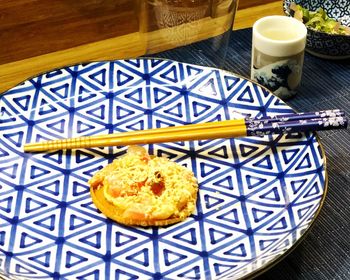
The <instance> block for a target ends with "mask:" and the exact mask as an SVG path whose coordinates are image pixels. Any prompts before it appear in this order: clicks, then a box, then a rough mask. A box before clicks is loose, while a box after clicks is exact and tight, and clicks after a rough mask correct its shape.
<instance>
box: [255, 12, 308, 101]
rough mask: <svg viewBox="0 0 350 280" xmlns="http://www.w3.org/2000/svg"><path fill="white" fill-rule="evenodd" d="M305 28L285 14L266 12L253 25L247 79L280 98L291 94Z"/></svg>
mask: <svg viewBox="0 0 350 280" xmlns="http://www.w3.org/2000/svg"><path fill="white" fill-rule="evenodd" d="M306 33H307V29H306V27H305V25H304V24H303V23H302V22H300V21H298V20H296V19H294V18H292V17H287V16H268V17H264V18H261V19H259V20H257V21H256V22H255V23H254V25H253V42H252V62H251V79H253V80H255V81H257V82H258V83H259V84H261V85H263V86H265V87H267V88H268V89H270V90H271V91H272V92H273V93H274V94H275V95H277V96H278V97H280V98H281V99H288V98H290V97H292V96H294V95H295V94H296V92H297V88H298V86H299V84H300V81H301V75H302V68H303V62H304V50H305V44H306Z"/></svg>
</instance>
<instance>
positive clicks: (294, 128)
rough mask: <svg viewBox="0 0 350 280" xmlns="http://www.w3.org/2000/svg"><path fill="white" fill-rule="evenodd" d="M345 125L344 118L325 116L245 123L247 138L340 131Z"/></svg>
mask: <svg viewBox="0 0 350 280" xmlns="http://www.w3.org/2000/svg"><path fill="white" fill-rule="evenodd" d="M347 125H348V120H347V118H346V117H345V116H336V117H329V116H325V115H322V117H316V118H311V119H297V120H295V119H293V120H283V121H276V122H265V121H261V122H259V121H257V120H254V121H249V120H247V121H246V127H247V136H261V135H269V134H281V133H293V132H306V131H321V130H330V129H342V128H346V127H347Z"/></svg>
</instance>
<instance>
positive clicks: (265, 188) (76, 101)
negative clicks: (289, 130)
mask: <svg viewBox="0 0 350 280" xmlns="http://www.w3.org/2000/svg"><path fill="white" fill-rule="evenodd" d="M0 98H1V99H0V101H1V103H0V108H1V122H0V129H1V130H0V131H1V137H0V154H1V158H0V272H1V274H3V275H4V276H7V277H15V278H19V279H21V278H26V279H39V278H40V279H51V278H53V279H129V278H132V279H136V278H139V279H149V278H154V279H161V278H163V279H179V278H190V279H218V278H220V279H222V278H241V277H245V276H252V275H255V274H257V273H259V272H261V271H262V270H264V269H266V268H268V267H269V266H271V264H273V263H275V262H277V261H278V260H279V259H281V257H282V256H284V255H285V254H286V253H287V252H289V251H290V249H291V248H292V247H294V246H295V245H296V244H297V243H298V241H299V240H300V239H301V237H302V236H303V235H304V234H305V232H306V231H307V230H308V229H309V228H310V226H311V224H312V223H313V221H314V219H315V217H316V216H317V214H318V212H319V210H320V208H321V206H322V202H323V199H324V197H325V193H326V183H325V176H326V172H325V157H324V154H323V153H322V151H321V148H320V144H319V143H318V140H317V137H316V135H315V134H313V133H310V134H298V133H297V134H290V135H274V136H264V137H249V138H237V139H215V140H210V141H208V140H206V141H191V142H177V143H164V144H157V145H148V146H146V148H147V149H148V150H149V152H150V153H152V154H155V155H158V156H166V157H169V158H171V159H172V160H174V161H176V162H178V163H180V164H183V165H185V166H187V167H188V168H190V169H192V170H193V172H194V174H195V176H196V177H197V178H198V181H199V185H200V190H199V197H198V201H197V209H196V213H194V214H193V215H192V216H191V217H189V218H188V219H186V220H185V221H184V222H181V223H178V224H175V225H172V226H168V227H164V228H157V227H153V228H139V227H126V226H122V225H119V224H117V223H115V222H113V221H111V220H108V219H106V218H105V217H104V216H103V215H102V214H101V213H100V212H99V211H97V210H96V208H95V206H94V205H93V203H92V201H91V198H90V194H89V188H88V185H87V180H88V179H89V178H90V177H91V176H92V175H93V174H94V172H96V171H97V170H98V169H100V168H102V167H103V166H104V165H106V164H107V163H108V162H110V161H111V160H112V159H113V158H115V157H117V156H119V155H122V154H123V153H125V151H126V147H101V148H94V149H79V150H69V151H53V152H48V153H34V154H31V153H23V144H24V143H26V142H33V141H41V140H46V139H56V138H62V137H76V136H83V135H91V134H103V133H111V132H115V133H118V132H122V131H130V130H136V129H137V130H138V129H147V128H155V127H165V126H170V125H182V124H188V123H199V122H209V121H218V120H225V119H232V118H237V117H242V116H248V115H249V116H254V117H263V116H272V115H276V114H283V113H290V112H292V109H291V108H290V107H288V106H287V105H286V104H285V103H283V102H282V101H281V100H280V99H278V98H276V97H275V96H273V95H272V94H270V93H269V92H268V91H267V90H265V89H264V88H261V87H259V86H258V85H257V84H254V83H252V82H250V81H249V80H246V79H244V78H242V77H239V76H236V75H234V74H232V73H228V72H224V71H220V70H217V69H212V68H206V67H201V66H195V65H188V64H183V63H179V62H174V61H168V60H157V59H137V60H119V61H111V62H96V63H89V64H81V65H76V66H71V67H67V68H63V69H59V70H55V71H52V72H49V73H45V74H43V75H40V76H38V77H35V78H32V79H30V80H27V81H26V82H24V83H22V84H20V85H18V86H17V87H15V88H13V89H11V90H9V91H8V92H6V93H5V94H4V95H2V96H1V97H0Z"/></svg>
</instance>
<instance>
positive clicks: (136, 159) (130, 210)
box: [89, 146, 198, 226]
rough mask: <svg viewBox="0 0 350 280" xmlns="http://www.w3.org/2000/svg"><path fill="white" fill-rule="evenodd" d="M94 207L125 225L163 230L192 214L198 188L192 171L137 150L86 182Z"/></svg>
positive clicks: (166, 159)
mask: <svg viewBox="0 0 350 280" xmlns="http://www.w3.org/2000/svg"><path fill="white" fill-rule="evenodd" d="M89 185H90V193H91V196H92V200H93V202H94V204H95V205H96V207H97V208H98V209H99V210H100V211H101V212H102V213H103V214H105V215H106V216H107V217H108V218H110V219H113V220H115V221H116V222H119V223H121V224H125V225H135V226H165V225H169V224H173V223H177V222H180V221H183V220H184V219H186V218H187V217H188V216H189V215H191V214H192V213H193V212H194V210H195V205H196V200H197V192H198V184H197V180H196V178H195V177H194V174H193V172H192V171H190V170H188V169H187V168H186V167H184V166H181V165H179V164H177V163H175V162H173V161H170V160H169V159H168V158H165V157H156V156H150V155H149V154H148V153H147V151H146V150H145V149H144V148H143V147H140V146H130V147H129V149H128V151H127V153H126V154H125V155H124V156H122V157H120V158H117V159H115V160H114V161H113V162H112V163H110V164H108V165H107V166H105V167H104V168H102V169H101V170H99V171H98V172H97V173H96V174H95V175H94V176H93V177H92V178H91V179H90V180H89Z"/></svg>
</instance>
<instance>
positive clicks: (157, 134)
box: [24, 110, 347, 152]
mask: <svg viewBox="0 0 350 280" xmlns="http://www.w3.org/2000/svg"><path fill="white" fill-rule="evenodd" d="M325 124H327V125H325ZM346 126H347V119H346V118H345V117H344V112H343V111H340V110H329V111H320V112H313V113H299V114H287V115H281V116H277V117H273V118H263V119H239V120H227V121H219V122H210V123H200V124H188V125H183V126H172V127H166V128H157V129H149V130H140V131H130V132H122V133H114V134H108V135H95V136H84V137H77V138H70V139H59V140H51V141H45V142H39V143H30V144H26V145H25V146H24V151H25V152H38V151H45V150H59V149H77V148H91V147H103V146H125V145H138V144H150V143H162V142H177V141H189V140H203V139H214V138H229V137H242V136H247V135H248V136H254V135H265V134H273V133H288V132H304V131H315V130H325V129H335V128H345V127H346Z"/></svg>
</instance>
